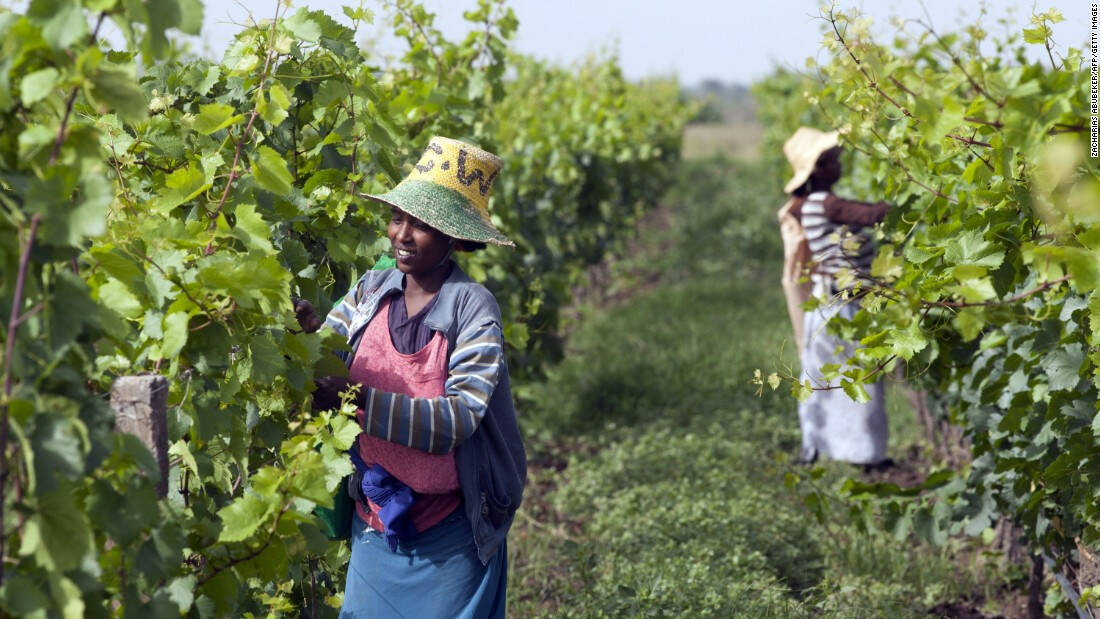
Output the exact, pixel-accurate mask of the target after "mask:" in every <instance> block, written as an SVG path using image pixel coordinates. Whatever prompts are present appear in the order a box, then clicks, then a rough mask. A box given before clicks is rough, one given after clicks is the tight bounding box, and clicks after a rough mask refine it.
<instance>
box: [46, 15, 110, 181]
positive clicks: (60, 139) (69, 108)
mask: <svg viewBox="0 0 1100 619" xmlns="http://www.w3.org/2000/svg"><path fill="white" fill-rule="evenodd" d="M104 19H107V11H103V12H101V13H100V14H99V18H98V19H97V20H96V22H95V28H94V29H93V30H92V35H91V37H90V38H89V39H88V46H89V47H91V46H92V45H93V44H94V43H95V40H96V37H98V36H99V28H100V26H102V25H103V20H104ZM79 92H80V86H73V90H72V92H70V93H69V99H68V100H67V101H66V102H65V115H64V116H62V117H61V127H59V128H58V130H57V137H56V138H54V141H53V149H52V150H51V151H50V162H49V164H48V165H51V166H52V165H53V164H55V163H57V157H58V155H60V154H61V145H62V144H64V143H65V130H66V129H68V127H69V117H70V116H72V115H73V105H74V104H76V95H77V94H78V93H79Z"/></svg>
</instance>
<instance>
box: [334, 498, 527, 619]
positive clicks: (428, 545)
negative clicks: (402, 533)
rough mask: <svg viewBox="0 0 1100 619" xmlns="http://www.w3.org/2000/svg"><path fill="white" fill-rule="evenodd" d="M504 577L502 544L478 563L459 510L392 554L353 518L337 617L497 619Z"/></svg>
mask: <svg viewBox="0 0 1100 619" xmlns="http://www.w3.org/2000/svg"><path fill="white" fill-rule="evenodd" d="M507 575H508V559H507V550H506V548H505V544H501V546H500V549H499V550H498V551H497V553H496V555H495V556H494V557H493V558H492V560H490V561H489V564H488V565H483V564H482V563H481V560H480V559H478V556H477V546H475V545H474V539H473V534H472V533H471V532H470V521H469V519H468V518H467V517H466V513H465V511H464V510H463V509H462V508H461V507H459V508H458V509H456V510H455V512H454V513H453V514H451V515H450V516H447V517H446V518H444V519H443V521H442V522H440V523H439V524H437V525H435V526H434V527H432V528H430V529H428V530H427V531H425V532H423V533H421V534H419V535H417V536H416V537H414V538H413V539H411V540H409V541H408V542H399V543H398V546H397V551H396V552H394V551H391V550H390V549H389V546H387V545H386V538H385V536H383V535H382V534H381V533H379V532H378V531H375V530H374V529H372V528H370V527H369V526H367V525H366V523H365V522H363V520H362V519H361V518H359V516H358V515H356V516H355V521H354V522H353V523H352V529H351V562H350V563H349V564H348V579H347V583H346V584H345V586H344V605H343V607H342V608H341V609H340V617H386V618H389V617H394V618H401V617H409V618H416V619H421V618H423V619H431V618H433V617H440V618H451V617H457V618H463V619H490V618H491V619H496V618H498V617H501V618H502V617H504V606H505V590H506V587H507V582H508V576H507Z"/></svg>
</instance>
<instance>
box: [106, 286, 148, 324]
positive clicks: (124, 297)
mask: <svg viewBox="0 0 1100 619" xmlns="http://www.w3.org/2000/svg"><path fill="white" fill-rule="evenodd" d="M98 295H99V302H100V303H102V304H103V305H105V306H107V307H109V308H110V309H112V310H114V311H116V312H118V313H119V314H120V315H122V316H124V317H126V318H132V319H135V320H136V319H138V318H140V317H141V316H142V314H144V313H145V308H144V307H143V306H142V304H141V301H139V300H138V298H137V297H136V296H134V293H132V292H130V289H129V288H127V287H126V285H125V284H123V283H122V282H120V281H118V280H117V279H114V278H111V279H109V280H108V281H107V283H105V284H103V285H102V286H100V287H99V290H98Z"/></svg>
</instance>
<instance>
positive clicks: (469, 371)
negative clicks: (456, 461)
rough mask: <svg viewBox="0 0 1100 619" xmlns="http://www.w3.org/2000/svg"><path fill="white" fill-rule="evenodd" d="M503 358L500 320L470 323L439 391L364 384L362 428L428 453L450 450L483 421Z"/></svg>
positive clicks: (459, 338)
mask: <svg viewBox="0 0 1100 619" xmlns="http://www.w3.org/2000/svg"><path fill="white" fill-rule="evenodd" d="M504 363H505V360H504V336H503V334H502V333H501V330H500V325H499V324H497V323H496V322H487V323H485V324H482V325H480V326H477V327H472V328H468V329H467V330H466V331H465V332H464V333H461V334H459V336H458V338H457V340H456V341H455V350H454V352H453V353H451V358H450V363H449V364H448V376H447V382H446V384H445V387H444V393H443V395H442V396H439V397H435V398H414V397H411V396H407V395H404V394H399V393H390V392H387V391H381V390H378V389H373V388H370V387H364V388H363V390H362V391H361V392H360V400H359V402H360V408H362V409H363V413H364V415H363V431H364V432H366V433H367V434H370V435H371V436H376V437H378V438H381V439H384V440H387V441H390V442H392V443H397V444H399V445H405V446H406V447H412V448H414V449H419V450H421V451H426V452H428V453H433V454H441V453H447V452H449V451H452V450H454V448H455V447H458V446H459V445H460V444H462V442H463V441H465V440H466V439H468V438H470V436H471V435H472V434H473V433H474V431H475V430H477V428H478V426H479V425H480V424H481V420H482V418H484V416H485V411H486V409H488V407H489V399H490V398H491V397H492V395H493V391H494V390H495V389H496V386H497V381H498V380H499V379H500V374H501V372H502V371H503V369H504Z"/></svg>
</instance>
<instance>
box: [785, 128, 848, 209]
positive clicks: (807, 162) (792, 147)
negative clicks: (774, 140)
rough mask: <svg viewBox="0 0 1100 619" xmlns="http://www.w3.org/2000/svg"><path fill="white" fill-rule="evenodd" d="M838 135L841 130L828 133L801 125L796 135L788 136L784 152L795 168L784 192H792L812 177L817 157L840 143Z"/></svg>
mask: <svg viewBox="0 0 1100 619" xmlns="http://www.w3.org/2000/svg"><path fill="white" fill-rule="evenodd" d="M838 135H839V132H837V131H830V132H828V133H826V132H824V131H819V130H817V129H814V128H812V127H799V128H798V131H795V132H794V135H792V136H791V137H789V138H787V141H786V142H784V143H783V154H784V155H786V156H787V161H789V162H791V167H792V168H794V176H792V177H791V180H789V181H787V184H786V186H784V187H783V192H784V193H790V192H792V191H794V190H795V189H798V188H799V187H801V186H802V184H803V183H805V182H806V180H807V179H809V178H810V175H811V174H813V172H814V165H815V164H816V163H817V158H818V157H820V156H821V153H824V152H825V151H827V150H829V149H830V148H833V147H834V146H836V145H837V144H838V143H839V142H838V140H837V136H838Z"/></svg>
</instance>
